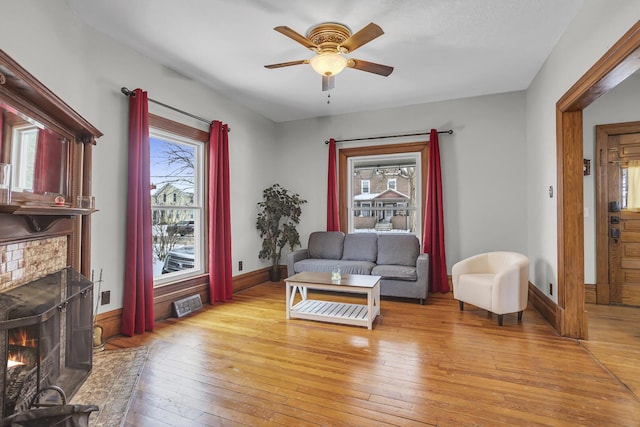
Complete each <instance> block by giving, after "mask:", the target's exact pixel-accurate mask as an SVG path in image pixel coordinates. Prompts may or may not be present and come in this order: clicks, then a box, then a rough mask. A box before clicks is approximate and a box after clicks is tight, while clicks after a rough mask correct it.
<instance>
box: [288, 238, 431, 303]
mask: <svg viewBox="0 0 640 427" xmlns="http://www.w3.org/2000/svg"><path fill="white" fill-rule="evenodd" d="M335 266H340V270H341V273H342V274H371V275H375V276H381V277H382V279H381V280H380V294H381V295H383V296H391V297H402V298H417V299H418V300H419V301H420V304H424V302H425V300H426V299H427V290H428V286H429V283H428V282H429V280H428V278H429V255H427V254H424V253H420V242H419V241H418V238H417V237H416V236H414V235H412V234H406V233H402V234H392V233H389V234H386V233H385V234H379V235H378V234H376V233H350V234H347V235H345V234H344V233H342V232H341V231H316V232H314V233H311V235H310V236H309V244H308V246H307V249H299V250H297V251H294V252H292V253H290V254H289V255H287V273H288V275H289V276H293V275H294V274H295V273H300V272H302V271H315V272H327V273H329V272H331V270H332V269H333V268H334V267H335Z"/></svg>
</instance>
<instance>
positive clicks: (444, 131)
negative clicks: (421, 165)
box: [324, 129, 453, 144]
mask: <svg viewBox="0 0 640 427" xmlns="http://www.w3.org/2000/svg"><path fill="white" fill-rule="evenodd" d="M430 133H431V132H420V133H405V134H403V135H387V136H370V137H367V138H351V139H336V140H335V142H352V141H367V140H370V139H386V138H400V137H403V136H421V135H429V134H430ZM438 133H448V134H449V135H451V134H452V133H453V129H449V130H440V131H438ZM324 143H325V144H328V143H329V141H325V142H324Z"/></svg>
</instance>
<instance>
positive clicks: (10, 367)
mask: <svg viewBox="0 0 640 427" xmlns="http://www.w3.org/2000/svg"><path fill="white" fill-rule="evenodd" d="M92 307H93V284H92V283H91V282H90V281H89V280H88V279H86V278H85V277H84V276H82V275H81V274H79V273H78V272H76V271H75V270H73V269H71V268H66V269H64V270H61V271H59V272H57V273H54V274H51V275H48V276H45V277H43V278H42V279H38V280H35V281H33V282H30V283H27V284H25V285H23V286H20V287H17V288H15V289H11V290H10V291H7V292H4V293H0V316H1V317H0V355H1V356H2V357H4V360H5V361H6V363H5V364H4V368H3V370H4V373H3V375H2V377H1V378H0V384H1V385H2V399H1V400H0V407H1V409H2V417H6V416H9V415H11V414H13V413H15V412H20V411H23V410H26V409H28V408H29V404H30V402H31V400H32V399H33V397H34V396H35V395H36V394H37V393H38V391H40V390H41V389H43V388H45V387H47V386H49V385H57V386H60V387H62V389H63V390H64V391H65V393H66V395H67V396H68V397H71V396H73V393H75V392H76V390H77V389H78V387H80V385H81V384H82V382H83V381H84V379H85V378H86V377H87V376H88V375H89V372H90V371H91V367H92V354H93V352H92V348H93V341H92V339H93V338H92V335H93V331H92V325H93V321H92V320H93V319H92Z"/></svg>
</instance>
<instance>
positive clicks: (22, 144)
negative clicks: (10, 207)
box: [11, 123, 39, 191]
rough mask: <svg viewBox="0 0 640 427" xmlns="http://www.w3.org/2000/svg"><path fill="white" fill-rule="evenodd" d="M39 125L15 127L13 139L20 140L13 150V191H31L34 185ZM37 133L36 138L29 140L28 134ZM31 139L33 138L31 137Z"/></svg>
mask: <svg viewBox="0 0 640 427" xmlns="http://www.w3.org/2000/svg"><path fill="white" fill-rule="evenodd" d="M38 131H39V129H38V127H37V126H36V125H33V124H31V123H29V124H25V125H19V126H14V127H13V135H12V136H11V138H12V139H11V140H12V141H18V142H19V143H18V144H14V145H13V150H12V151H11V164H12V165H13V166H12V169H13V171H12V175H13V176H12V177H11V186H12V188H13V191H24V190H27V191H31V190H33V186H34V179H35V170H34V167H35V164H36V152H37V150H38ZM34 133H35V138H34V139H32V140H30V141H28V140H26V136H27V135H31V134H34ZM30 139H31V138H30Z"/></svg>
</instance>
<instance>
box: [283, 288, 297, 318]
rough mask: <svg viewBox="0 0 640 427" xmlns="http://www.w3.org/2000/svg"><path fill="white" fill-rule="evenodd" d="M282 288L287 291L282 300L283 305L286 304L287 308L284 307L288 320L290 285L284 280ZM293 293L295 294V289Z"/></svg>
mask: <svg viewBox="0 0 640 427" xmlns="http://www.w3.org/2000/svg"><path fill="white" fill-rule="evenodd" d="M284 288H285V290H286V293H287V296H286V297H285V300H284V301H285V305H286V306H287V308H286V313H287V314H286V319H287V320H289V319H290V318H291V317H290V312H289V310H290V309H291V299H290V298H291V285H289V283H288V282H285V284H284ZM294 295H295V291H294Z"/></svg>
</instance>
